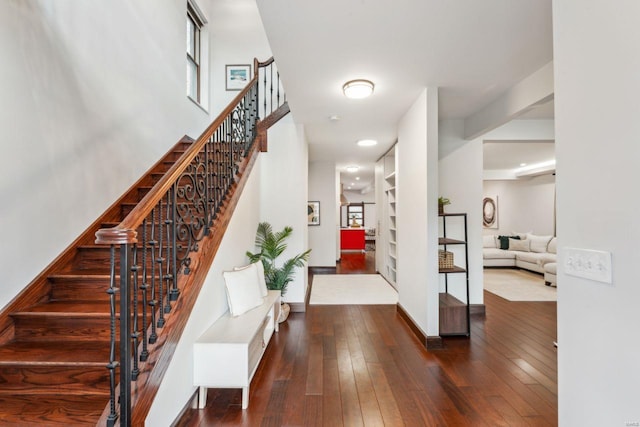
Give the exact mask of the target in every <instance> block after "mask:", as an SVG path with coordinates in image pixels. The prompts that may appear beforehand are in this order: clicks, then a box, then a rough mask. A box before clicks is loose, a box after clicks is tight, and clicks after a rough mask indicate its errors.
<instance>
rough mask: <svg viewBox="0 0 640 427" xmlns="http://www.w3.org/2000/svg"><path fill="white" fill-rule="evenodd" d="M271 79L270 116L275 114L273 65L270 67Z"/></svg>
mask: <svg viewBox="0 0 640 427" xmlns="http://www.w3.org/2000/svg"><path fill="white" fill-rule="evenodd" d="M269 78H270V80H271V82H270V84H271V85H270V87H269V91H270V92H269V96H270V100H269V104H270V107H271V109H270V110H269V114H271V113H273V63H271V65H269Z"/></svg>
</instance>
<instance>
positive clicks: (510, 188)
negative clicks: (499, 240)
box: [480, 175, 556, 236]
mask: <svg viewBox="0 0 640 427" xmlns="http://www.w3.org/2000/svg"><path fill="white" fill-rule="evenodd" d="M555 182H556V180H555V176H553V175H542V176H537V177H534V178H531V179H522V180H510V181H484V185H483V188H484V190H483V192H484V194H483V195H484V196H498V228H497V229H495V228H484V229H483V234H512V233H513V232H519V233H527V232H532V233H533V234H539V235H545V236H553V235H554V234H555V230H554V209H555V201H554V197H555ZM480 215H482V212H480Z"/></svg>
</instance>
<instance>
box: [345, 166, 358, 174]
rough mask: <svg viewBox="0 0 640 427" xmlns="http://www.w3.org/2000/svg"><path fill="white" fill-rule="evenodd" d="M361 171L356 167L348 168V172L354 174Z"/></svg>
mask: <svg viewBox="0 0 640 427" xmlns="http://www.w3.org/2000/svg"><path fill="white" fill-rule="evenodd" d="M359 169H360V168H359V167H358V166H356V165H352V166H347V172H351V173H354V172H358V170H359Z"/></svg>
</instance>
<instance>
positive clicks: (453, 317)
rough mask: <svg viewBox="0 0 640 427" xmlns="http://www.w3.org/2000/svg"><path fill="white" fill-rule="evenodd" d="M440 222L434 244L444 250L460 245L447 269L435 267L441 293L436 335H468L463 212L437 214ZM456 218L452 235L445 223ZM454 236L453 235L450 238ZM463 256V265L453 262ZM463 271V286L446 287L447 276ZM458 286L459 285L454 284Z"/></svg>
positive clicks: (465, 247)
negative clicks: (440, 285) (439, 279)
mask: <svg viewBox="0 0 640 427" xmlns="http://www.w3.org/2000/svg"><path fill="white" fill-rule="evenodd" d="M438 216H439V219H440V220H441V221H442V222H441V224H442V227H441V235H440V236H439V237H438V245H439V247H440V248H442V249H444V250H445V251H446V250H447V248H451V247H453V248H461V250H457V251H456V252H457V253H458V255H460V254H462V253H463V254H464V257H460V256H458V259H456V258H455V256H454V265H453V267H451V268H439V273H440V274H441V275H443V276H444V292H440V294H439V301H440V336H469V335H470V333H471V317H470V310H469V271H468V266H469V251H468V249H467V214H466V213H444V214H440V215H438ZM448 221H456V222H457V224H455V226H456V227H455V228H456V230H455V233H456V234H452V232H451V226H452V224H449V230H447V222H448ZM452 236H455V237H457V238H452ZM460 258H464V264H463V265H460V264H458V263H456V262H457V261H459V260H460ZM450 274H464V289H463V290H462V291H461V290H460V289H455V290H454V289H450V286H449V275H450ZM458 288H459V286H458Z"/></svg>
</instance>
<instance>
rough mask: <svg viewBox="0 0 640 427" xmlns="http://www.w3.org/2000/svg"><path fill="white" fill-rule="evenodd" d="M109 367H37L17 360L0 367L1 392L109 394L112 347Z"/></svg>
mask: <svg viewBox="0 0 640 427" xmlns="http://www.w3.org/2000/svg"><path fill="white" fill-rule="evenodd" d="M105 348H106V350H105V363H104V365H105V367H99V366H55V365H47V366H33V365H24V364H23V365H20V364H19V362H16V363H15V364H13V365H9V366H6V365H4V366H0V383H1V384H2V390H1V391H0V394H9V393H11V394H13V393H21V394H33V393H37V394H42V393H51V392H52V391H53V392H55V393H61V394H89V393H91V394H103V395H107V396H108V394H109V372H108V369H107V368H106V365H107V363H108V361H109V353H108V346H105Z"/></svg>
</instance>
